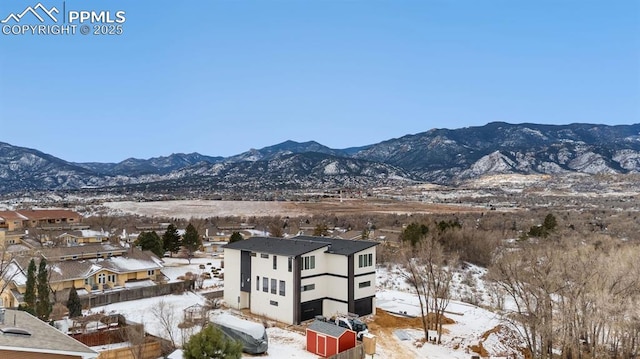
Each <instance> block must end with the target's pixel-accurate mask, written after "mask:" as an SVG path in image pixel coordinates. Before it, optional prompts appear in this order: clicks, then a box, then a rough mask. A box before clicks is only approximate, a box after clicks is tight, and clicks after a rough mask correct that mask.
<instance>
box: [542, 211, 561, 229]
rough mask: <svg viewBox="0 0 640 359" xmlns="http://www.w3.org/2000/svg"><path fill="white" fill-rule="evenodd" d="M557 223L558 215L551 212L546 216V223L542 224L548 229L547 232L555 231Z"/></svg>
mask: <svg viewBox="0 0 640 359" xmlns="http://www.w3.org/2000/svg"><path fill="white" fill-rule="evenodd" d="M557 225H558V221H556V217H555V216H554V215H553V214H551V213H549V214H547V216H546V217H544V223H543V224H542V226H543V227H544V229H546V230H547V232H553V231H554V230H555V229H556V226H557Z"/></svg>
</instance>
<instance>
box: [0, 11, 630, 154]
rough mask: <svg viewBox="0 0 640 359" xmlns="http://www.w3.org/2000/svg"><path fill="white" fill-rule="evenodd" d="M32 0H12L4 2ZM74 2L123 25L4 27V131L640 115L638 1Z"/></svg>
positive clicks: (32, 138) (235, 143)
mask: <svg viewBox="0 0 640 359" xmlns="http://www.w3.org/2000/svg"><path fill="white" fill-rule="evenodd" d="M41 2H42V4H43V5H45V6H54V5H55V6H61V3H62V1H57V0H55V1H52V0H42V1H41ZM36 3H37V0H34V1H23V0H19V1H2V2H1V3H0V17H2V18H3V19H4V18H5V17H6V16H7V15H8V14H9V13H12V12H21V11H22V10H24V9H25V8H26V7H27V6H29V5H32V6H33V5H35V4H36ZM65 5H66V9H67V10H69V9H76V10H95V11H100V10H105V11H106V10H110V11H112V12H115V11H117V10H124V11H125V12H126V22H125V23H124V24H123V34H122V35H119V36H116V35H112V36H98V35H86V36H83V35H80V34H76V35H69V36H53V35H50V36H42V35H37V36H33V35H3V34H0V131H1V132H0V141H2V142H8V143H10V144H13V145H18V146H25V147H31V148H36V149H38V150H41V151H43V152H46V153H50V154H52V155H54V156H57V157H61V158H63V159H65V160H68V161H75V162H89V161H98V162H118V161H121V160H124V159H125V158H128V157H136V158H149V157H155V156H162V155H169V154H171V153H177V152H183V153H188V152H199V153H202V154H206V155H213V156H217V155H222V156H229V155H233V154H237V153H240V152H243V151H246V150H248V149H250V148H261V147H264V146H269V145H273V144H276V143H279V142H282V141H285V140H288V139H291V140H295V141H307V140H316V141H318V142H320V143H322V144H324V145H327V146H330V147H333V148H344V147H350V146H360V145H366V144H371V143H376V142H379V141H382V140H386V139H390V138H394V137H400V136H403V135H405V134H409V133H418V132H423V131H427V130H429V129H431V128H460V127H466V126H480V125H484V124H486V123H488V122H491V121H505V122H510V123H523V122H533V123H547V124H568V123H575V122H583V123H584V122H586V123H604V124H612V125H615V124H631V123H638V122H640V2H638V1H635V0H633V1H604V0H601V1H591V0H542V1H539V0H536V1H534V0H522V1H512V0H504V1H498V0H482V1H479V0H448V1H444V0H443V1H435V0H433V1H432V0H420V1H402V0H386V1H381V0H368V1H365V0H362V1H356V0H350V1H346V0H345V1H328V0H318V1H312V0H296V1H294V0H277V1H275V0H274V1H270V0H256V1H240V0H236V1H214V0H207V1H171V2H169V1H146V0H136V1H116V0H111V1H108V0H101V1H99V0H96V1H81V0H67V1H66V3H65ZM31 20H33V19H31ZM23 21H25V20H23Z"/></svg>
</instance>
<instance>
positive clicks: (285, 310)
mask: <svg viewBox="0 0 640 359" xmlns="http://www.w3.org/2000/svg"><path fill="white" fill-rule="evenodd" d="M260 254H261V253H256V256H255V257H251V272H252V278H251V281H252V288H251V312H252V313H254V314H257V315H264V316H265V317H267V318H271V319H274V320H277V321H280V322H283V323H287V324H293V289H294V286H293V272H289V271H288V257H285V256H277V269H275V270H274V269H273V255H272V254H269V258H262V257H261V256H260ZM257 276H259V277H260V283H259V285H258V288H259V290H256V283H255V281H256V277H257ZM263 278H268V279H269V290H268V291H267V292H266V293H265V292H263V291H262V281H263ZM271 279H275V280H276V293H275V294H272V293H271ZM280 281H284V282H285V295H284V296H282V295H280ZM271 301H274V302H277V303H278V305H277V306H275V305H272V304H271Z"/></svg>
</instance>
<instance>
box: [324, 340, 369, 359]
mask: <svg viewBox="0 0 640 359" xmlns="http://www.w3.org/2000/svg"><path fill="white" fill-rule="evenodd" d="M328 359H364V346H363V345H362V343H357V344H356V346H355V347H353V348H351V349H348V350H345V351H343V352H340V353H338V354H336V355H332V356H330V357H329V358H328Z"/></svg>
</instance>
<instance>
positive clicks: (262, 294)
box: [224, 236, 378, 324]
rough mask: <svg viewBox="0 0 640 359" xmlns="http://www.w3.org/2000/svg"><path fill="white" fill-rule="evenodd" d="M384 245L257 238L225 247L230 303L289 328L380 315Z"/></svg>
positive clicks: (226, 288)
mask: <svg viewBox="0 0 640 359" xmlns="http://www.w3.org/2000/svg"><path fill="white" fill-rule="evenodd" d="M377 244H378V242H375V241H367V240H346V239H336V238H326V237H312V236H298V237H293V238H291V239H285V238H274V237H252V238H249V239H246V240H242V241H237V242H233V243H229V244H227V245H226V246H224V258H225V263H226V266H225V275H224V299H225V301H226V302H227V304H228V305H229V306H231V307H234V308H238V309H243V308H249V309H250V311H251V312H252V313H254V314H259V315H264V316H266V317H268V318H270V319H274V320H278V321H280V322H283V323H288V324H298V323H300V322H302V321H305V320H309V319H313V318H314V317H315V316H316V315H324V316H326V317H331V316H332V315H335V314H346V313H355V314H358V315H368V314H374V313H375V288H376V285H375V280H376V271H375V268H376V267H375V265H376V263H375V261H376V245H377Z"/></svg>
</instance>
